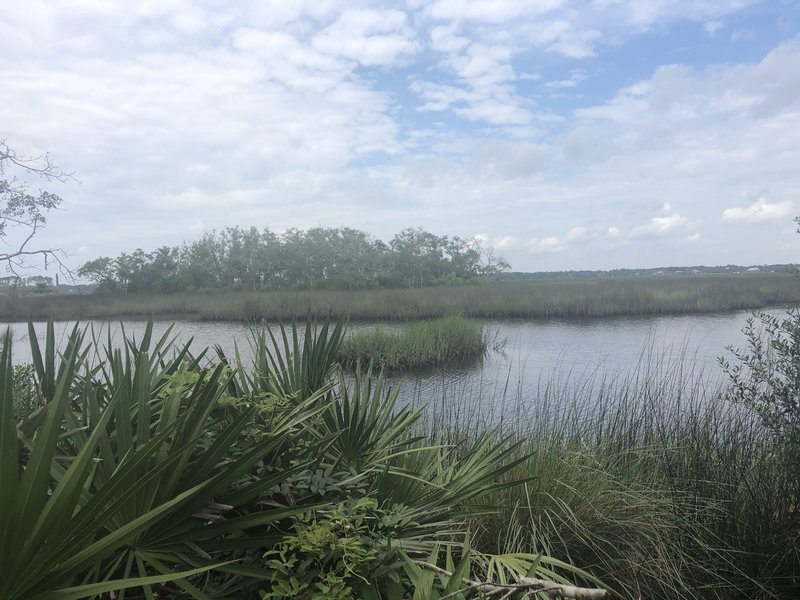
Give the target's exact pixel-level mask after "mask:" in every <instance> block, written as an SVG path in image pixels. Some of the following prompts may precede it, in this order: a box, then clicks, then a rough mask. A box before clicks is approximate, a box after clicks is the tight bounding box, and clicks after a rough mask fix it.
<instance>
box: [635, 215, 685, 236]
mask: <svg viewBox="0 0 800 600" xmlns="http://www.w3.org/2000/svg"><path fill="white" fill-rule="evenodd" d="M687 222H688V219H687V218H686V217H684V216H681V215H679V214H671V215H668V216H666V217H653V218H652V219H650V220H649V221H648V222H647V223H645V224H644V225H640V226H638V227H635V228H634V229H633V231H632V232H631V234H632V235H633V236H634V237H659V236H663V235H667V234H669V233H671V232H673V231H675V230H676V229H680V228H681V227H683V226H684V225H685V224H686V223H687Z"/></svg>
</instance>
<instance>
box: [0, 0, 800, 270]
mask: <svg viewBox="0 0 800 600" xmlns="http://www.w3.org/2000/svg"><path fill="white" fill-rule="evenodd" d="M799 32H800V8H798V3H797V2H795V1H788V0H786V1H778V0H765V1H763V2H759V1H758V0H686V1H682V2H672V1H667V0H647V1H646V2H645V1H641V0H591V1H590V0H530V1H524V0H437V1H434V2H423V1H420V0H408V1H407V2H405V3H403V2H357V1H352V0H350V1H341V2H340V1H337V0H292V1H285V2H279V1H263V0H260V1H255V0H254V1H253V2H245V1H241V2H223V1H215V0H208V1H205V2H198V1H191V2H190V1H182V0H158V1H143V2H133V3H129V2H111V1H106V0H81V1H71V2H70V1H54V0H25V1H24V2H22V1H19V2H18V1H16V0H5V1H3V2H2V3H0V53H1V54H0V55H1V56H2V57H3V58H2V60H1V61H0V139H6V141H7V142H8V143H9V145H10V146H12V147H14V148H16V149H17V150H18V151H20V152H24V153H27V154H36V153H42V152H50V153H51V154H52V156H53V157H54V158H55V159H56V161H57V162H58V163H59V165H61V166H63V167H64V168H66V169H68V170H72V171H75V172H76V175H77V177H78V178H79V179H80V181H81V184H80V185H77V184H66V185H59V186H58V187H56V188H54V191H57V192H58V193H60V194H61V195H62V196H63V198H64V200H65V203H64V207H63V208H64V210H63V211H61V212H59V213H58V214H55V215H53V216H52V218H51V220H50V225H49V227H48V229H46V230H44V231H42V232H41V234H40V239H41V241H42V244H43V245H52V246H61V247H63V248H64V249H65V250H67V251H68V252H69V253H70V254H71V255H72V256H71V258H70V259H69V262H70V264H72V265H78V264H80V263H81V262H83V261H84V260H87V259H89V258H94V257H96V256H99V255H116V254H118V253H119V252H121V251H130V250H133V249H135V248H137V247H142V248H144V249H145V250H150V249H154V248H155V247H156V246H159V245H163V244H176V243H178V242H180V241H181V240H185V239H193V238H195V237H197V236H198V235H200V233H201V232H202V231H203V230H211V229H215V228H216V229H219V228H220V227H223V226H225V225H241V226H250V225H255V226H257V227H259V228H262V227H269V228H270V229H272V230H274V231H280V230H283V229H286V228H289V227H299V228H308V227H313V226H318V225H322V226H349V227H353V228H357V229H362V230H365V231H368V232H370V233H373V234H375V235H377V236H379V237H381V238H383V239H388V238H389V237H390V236H391V235H392V234H394V233H396V232H397V231H399V230H401V229H403V228H405V227H410V226H413V227H417V226H419V227H423V228H425V229H428V230H430V231H433V232H434V233H437V234H449V235H459V236H462V237H473V236H478V237H480V238H481V239H484V240H486V242H487V243H488V244H491V245H493V246H494V247H495V249H496V250H499V251H500V252H502V253H503V254H504V255H505V256H506V257H507V258H508V259H509V260H510V261H511V263H512V266H513V268H514V269H515V270H528V271H532V270H553V269H597V268H615V267H648V266H665V265H696V264H726V263H744V264H757V263H772V262H795V261H798V256H800V236H798V235H797V234H796V233H795V227H794V225H793V222H792V218H793V217H794V216H795V215H797V214H800V168H798V165H800V35H799Z"/></svg>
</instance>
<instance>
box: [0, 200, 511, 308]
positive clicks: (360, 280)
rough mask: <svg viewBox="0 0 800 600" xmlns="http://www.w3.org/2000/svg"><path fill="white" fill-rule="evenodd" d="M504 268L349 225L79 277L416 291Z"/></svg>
mask: <svg viewBox="0 0 800 600" xmlns="http://www.w3.org/2000/svg"><path fill="white" fill-rule="evenodd" d="M0 216H1V215H0ZM507 268H508V263H506V262H505V261H504V260H503V259H502V258H501V257H496V256H494V254H493V253H492V252H491V251H487V252H485V251H484V250H483V248H482V247H481V244H480V242H479V241H477V240H463V239H461V238H459V237H448V236H436V235H434V234H432V233H428V232H426V231H422V230H421V229H406V230H404V231H402V232H400V233H398V234H397V235H396V236H394V238H393V239H392V241H391V242H390V243H389V245H387V244H385V243H384V242H382V241H381V240H379V239H377V238H375V237H373V236H371V235H369V234H367V233H364V232H363V231H357V230H355V229H350V228H349V227H341V228H332V227H314V228H312V229H308V230H306V231H300V230H298V229H290V230H288V231H286V232H285V233H282V234H276V233H273V232H271V231H269V230H268V229H265V230H264V231H263V232H261V231H258V230H257V229H256V228H255V227H251V228H249V229H241V228H239V227H226V228H225V229H224V230H222V231H221V232H219V233H217V232H211V233H206V234H204V235H203V236H202V237H201V238H200V239H199V240H195V241H193V242H188V243H184V244H183V246H181V247H177V246H176V247H172V248H171V247H168V246H163V247H161V248H158V249H157V250H155V251H153V252H145V251H144V250H142V249H141V248H140V249H137V250H136V251H134V252H133V253H131V254H125V253H123V254H121V255H120V256H118V257H117V258H109V257H100V258H97V259H94V260H91V261H88V262H87V263H85V264H83V265H82V266H81V268H80V269H79V271H78V273H79V275H80V276H81V277H86V278H89V279H91V280H92V281H93V282H94V283H95V284H97V286H98V291H100V292H124V293H142V292H151V293H152V292H174V291H178V290H186V289H213V288H229V289H287V288H288V289H297V288H308V289H319V288H339V289H373V288H377V287H405V286H407V287H418V286H421V285H432V284H453V283H457V282H461V283H465V282H469V281H474V280H479V279H483V278H487V277H492V276H494V275H496V274H497V273H498V272H499V271H501V270H503V269H507Z"/></svg>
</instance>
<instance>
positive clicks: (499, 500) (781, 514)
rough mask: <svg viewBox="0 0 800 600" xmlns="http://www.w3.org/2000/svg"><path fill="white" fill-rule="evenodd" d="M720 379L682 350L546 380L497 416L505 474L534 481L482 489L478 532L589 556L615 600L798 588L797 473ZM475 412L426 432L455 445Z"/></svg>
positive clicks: (583, 559) (490, 547)
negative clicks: (576, 379)
mask: <svg viewBox="0 0 800 600" xmlns="http://www.w3.org/2000/svg"><path fill="white" fill-rule="evenodd" d="M727 386H728V383H727V382H726V381H725V380H724V379H722V378H721V377H719V374H718V373H699V372H695V371H694V370H693V369H692V366H691V360H690V357H688V356H685V357H677V358H672V359H670V360H666V359H665V360H663V361H659V360H658V358H657V357H651V358H650V359H649V360H645V361H643V362H642V364H640V366H639V368H638V370H637V371H636V372H635V373H633V374H632V375H630V376H628V377H626V378H624V379H621V380H618V381H606V382H604V383H603V384H602V385H600V386H598V387H595V388H591V387H582V386H572V387H571V388H567V387H566V386H564V387H562V386H559V385H558V384H552V382H550V383H549V384H548V385H545V386H544V387H543V389H542V394H541V395H540V396H539V397H537V398H527V399H525V402H524V404H525V406H523V407H516V408H515V412H516V414H517V418H516V419H507V420H506V425H505V426H504V427H503V431H504V432H505V433H508V432H509V431H513V434H512V435H513V437H514V438H515V439H517V440H518V441H519V442H520V443H521V446H520V448H519V453H520V454H519V456H520V457H523V460H522V462H521V463H520V464H518V465H517V466H516V467H515V469H514V470H512V471H510V472H509V473H507V474H506V475H505V476H504V477H507V478H508V481H519V480H521V479H524V478H527V479H528V480H527V481H526V482H525V483H524V484H523V485H520V486H516V487H508V488H504V489H502V490H498V492H497V493H495V494H494V495H493V496H492V498H490V499H488V505H489V506H491V507H492V508H493V509H494V511H495V512H494V513H493V514H484V515H482V516H481V517H480V518H477V519H474V520H473V522H472V528H473V530H474V531H475V538H474V543H475V544H476V546H478V547H480V548H481V549H482V550H484V551H487V552H499V551H506V552H522V553H532V554H536V553H538V552H545V553H552V554H553V555H557V556H560V557H562V558H565V560H567V561H569V562H574V563H576V564H581V565H582V566H584V567H587V566H588V569H587V570H589V571H590V572H592V573H593V574H595V575H598V574H601V573H602V576H603V578H604V581H605V582H606V583H607V584H609V585H610V586H611V587H612V588H613V589H614V590H615V591H616V592H617V593H618V594H619V596H620V597H623V598H645V597H647V598H688V599H695V600H700V599H706V598H714V599H718V600H725V599H732V598H742V599H744V598H764V599H766V598H771V599H777V598H785V599H789V598H796V597H797V594H798V592H800V550H798V549H799V548H800V518H799V517H800V515H798V514H797V511H796V510H795V508H794V506H795V498H796V492H797V489H798V482H797V480H796V477H794V476H793V474H792V472H791V470H789V469H787V468H786V465H785V463H784V462H782V461H781V460H779V457H778V454H777V450H778V449H779V448H780V440H776V439H775V437H774V436H773V435H772V434H771V432H770V431H769V430H768V429H767V428H765V427H764V425H763V423H762V422H761V420H760V418H759V417H758V415H756V414H754V413H753V412H752V411H751V410H749V409H748V408H747V407H745V406H742V405H740V404H734V403H730V402H728V401H726V400H725V398H724V394H723V392H724V390H725V389H727ZM570 390H573V391H570ZM519 401H520V402H522V399H520V400H519ZM479 415H480V407H479V406H471V407H470V406H468V407H467V408H466V409H462V410H461V412H460V417H461V419H462V422H460V423H457V424H453V423H452V422H451V421H449V420H443V419H440V420H439V421H438V422H436V423H434V424H433V429H434V430H439V431H445V432H447V435H448V437H449V439H450V440H451V441H452V442H453V443H458V444H463V443H464V438H466V439H469V437H470V435H472V433H471V432H472V431H473V429H471V428H470V426H469V424H470V422H471V421H474V420H477V419H479V418H480V416H479ZM478 430H480V428H478ZM486 500H487V499H484V503H483V505H484V506H485V505H486V503H487V502H486Z"/></svg>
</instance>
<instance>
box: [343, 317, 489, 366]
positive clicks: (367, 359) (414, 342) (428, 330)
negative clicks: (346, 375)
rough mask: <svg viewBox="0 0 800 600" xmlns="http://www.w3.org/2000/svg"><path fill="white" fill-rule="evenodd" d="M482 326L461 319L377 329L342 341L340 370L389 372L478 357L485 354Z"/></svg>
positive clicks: (485, 345) (454, 318)
mask: <svg viewBox="0 0 800 600" xmlns="http://www.w3.org/2000/svg"><path fill="white" fill-rule="evenodd" d="M486 347H487V343H486V338H485V337H484V334H483V325H481V324H480V323H476V322H475V321H471V320H470V319H466V318H464V317H458V316H452V317H442V318H440V319H435V320H433V321H422V322H419V323H413V324H411V325H409V326H407V327H404V328H403V329H401V330H398V331H389V330H387V329H385V328H383V327H377V328H375V329H371V330H369V331H364V332H361V333H356V334H354V335H352V336H350V337H349V338H347V339H345V340H344V342H343V343H342V347H341V349H340V351H339V355H338V358H339V361H340V362H341V364H342V366H344V367H347V368H354V367H355V366H356V365H359V364H361V365H368V364H370V363H374V364H376V365H378V366H379V367H381V368H383V369H386V370H388V371H402V370H408V369H419V368H423V367H432V366H439V365H443V364H447V363H456V362H461V361H464V360H467V359H474V358H476V357H480V356H482V355H483V354H484V352H486Z"/></svg>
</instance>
